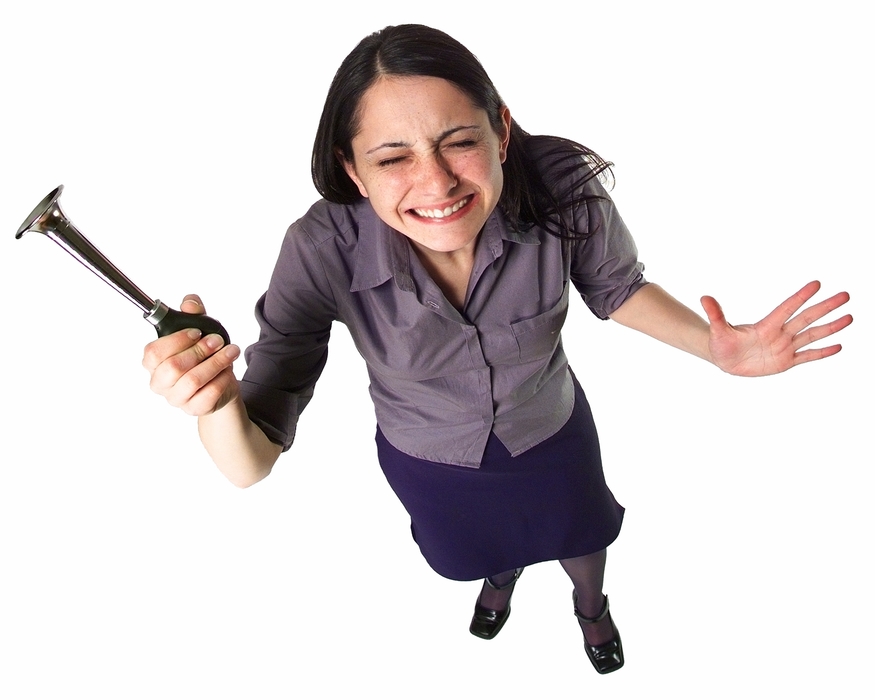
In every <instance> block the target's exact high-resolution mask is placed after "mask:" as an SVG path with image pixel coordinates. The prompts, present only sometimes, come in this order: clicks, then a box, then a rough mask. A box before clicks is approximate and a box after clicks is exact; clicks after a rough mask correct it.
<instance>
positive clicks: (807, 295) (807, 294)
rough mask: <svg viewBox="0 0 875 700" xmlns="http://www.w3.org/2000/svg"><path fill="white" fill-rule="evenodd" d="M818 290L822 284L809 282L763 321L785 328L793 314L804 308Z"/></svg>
mask: <svg viewBox="0 0 875 700" xmlns="http://www.w3.org/2000/svg"><path fill="white" fill-rule="evenodd" d="M818 290H820V282H818V281H816V280H815V281H814V282H809V283H808V284H806V285H805V286H804V287H802V289H800V290H799V291H798V292H796V293H795V294H793V295H792V296H790V297H788V298H787V299H785V300H784V301H782V302H781V303H780V304H778V306H776V307H775V309H774V310H773V311H772V312H771V313H770V314H769V315H768V316H766V317H765V318H764V319H763V321H771V322H775V323H779V324H780V325H782V326H783V325H784V324H785V323H786V322H787V321H788V319H790V317H791V316H793V314H795V313H796V312H797V311H799V309H801V308H802V305H803V304H805V302H807V301H808V300H809V299H811V297H813V296H814V295H815V294H817V292H818Z"/></svg>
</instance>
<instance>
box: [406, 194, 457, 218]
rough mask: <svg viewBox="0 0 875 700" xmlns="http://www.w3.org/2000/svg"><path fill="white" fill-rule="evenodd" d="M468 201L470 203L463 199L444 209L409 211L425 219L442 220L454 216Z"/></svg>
mask: <svg viewBox="0 0 875 700" xmlns="http://www.w3.org/2000/svg"><path fill="white" fill-rule="evenodd" d="M469 201H471V198H470V197H464V198H462V199H460V200H459V201H458V202H456V203H455V204H453V206H451V207H445V208H444V209H412V210H411V211H413V213H414V214H416V215H417V216H422V217H424V218H426V219H444V218H446V217H448V216H452V215H453V214H455V213H456V212H457V211H459V209H461V208H462V207H464V206H465V205H466V204H467V203H468V202H469Z"/></svg>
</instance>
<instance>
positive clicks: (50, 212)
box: [15, 185, 231, 345]
mask: <svg viewBox="0 0 875 700" xmlns="http://www.w3.org/2000/svg"><path fill="white" fill-rule="evenodd" d="M63 191H64V186H63V185H59V186H58V187H56V188H55V189H54V190H52V191H51V192H50V193H49V194H48V195H46V197H45V198H44V199H43V201H41V202H40V203H39V204H37V205H36V208H35V209H34V210H33V211H32V212H31V213H30V216H28V217H27V218H26V219H25V220H24V223H23V224H21V226H20V227H19V228H18V233H16V234H15V237H16V238H21V237H22V236H23V235H24V234H25V233H27V232H28V231H35V232H37V233H42V234H45V235H46V236H48V237H49V238H50V239H52V240H53V241H54V242H55V243H57V244H58V245H59V246H61V247H62V248H63V249H64V250H66V251H67V252H68V253H69V254H70V255H72V256H73V257H74V258H76V259H77V260H78V261H79V262H80V263H82V264H83V265H85V267H87V268H88V269H89V270H91V271H92V272H93V273H94V274H95V275H97V276H98V277H100V278H101V279H102V280H103V281H104V282H106V283H107V284H108V285H109V286H110V287H112V288H113V289H115V290H116V291H117V292H118V293H119V294H121V295H122V296H123V297H125V298H126V299H128V300H129V301H131V302H133V303H134V304H135V305H136V306H138V307H139V308H140V309H141V310H142V312H143V318H145V319H146V320H147V321H148V322H149V323H151V324H152V325H153V326H155V330H156V331H157V332H158V335H159V337H160V336H165V335H169V334H170V333H175V332H176V331H181V330H183V329H186V328H197V329H199V330H200V331H201V332H202V333H203V334H204V335H208V334H210V333H218V334H219V335H220V336H222V338H223V339H224V341H225V344H226V345H227V344H228V343H230V342H231V338H230V337H229V336H228V332H227V331H226V330H225V329H224V328H223V327H222V324H221V323H219V322H218V321H217V320H216V319H214V318H210V317H209V316H204V315H203V314H187V313H184V312H182V311H176V310H174V309H171V308H170V307H169V306H167V304H165V303H163V302H162V301H160V300H159V299H155V300H154V301H153V300H152V299H150V298H149V297H148V296H146V295H145V294H144V293H143V292H142V290H141V289H140V288H139V287H137V286H136V285H135V284H134V283H133V282H131V281H130V280H129V279H128V278H127V277H126V276H125V275H123V274H122V273H121V271H120V270H119V269H118V268H117V267H116V266H115V265H113V264H112V263H111V262H110V261H109V260H108V259H107V257H106V256H105V255H104V254H103V253H101V252H100V251H99V250H98V249H97V248H95V247H94V245H93V244H92V243H91V242H89V240H88V239H87V238H85V236H83V235H82V233H81V232H80V231H79V230H78V229H77V228H76V227H75V226H74V225H73V223H72V222H71V221H70V219H68V218H67V216H66V215H65V214H64V212H63V211H62V210H61V205H60V204H59V203H58V198H59V197H60V196H61V192H63Z"/></svg>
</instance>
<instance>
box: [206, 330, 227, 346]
mask: <svg viewBox="0 0 875 700" xmlns="http://www.w3.org/2000/svg"><path fill="white" fill-rule="evenodd" d="M204 342H205V343H206V344H207V347H208V348H209V349H210V350H217V349H219V348H220V347H222V345H224V344H225V341H224V340H222V336H220V335H216V334H215V333H212V334H210V335H208V336H207V337H206V338H205V339H204Z"/></svg>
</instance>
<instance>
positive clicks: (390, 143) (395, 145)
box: [365, 124, 482, 156]
mask: <svg viewBox="0 0 875 700" xmlns="http://www.w3.org/2000/svg"><path fill="white" fill-rule="evenodd" d="M480 128H482V127H481V126H480V125H479V124H471V125H466V126H454V127H451V128H449V129H447V130H446V131H443V132H441V133H440V134H439V135H438V137H437V138H436V139H435V140H434V143H440V142H441V141H443V140H444V139H445V138H447V137H448V136H452V135H453V134H455V133H456V132H457V131H465V130H466V129H480ZM409 147H410V144H409V143H407V142H406V141H387V142H386V143H381V144H380V145H379V146H375V147H374V148H372V149H371V150H369V151H366V152H365V155H366V156H369V155H371V154H372V153H376V152H377V151H379V150H380V149H382V148H409Z"/></svg>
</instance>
